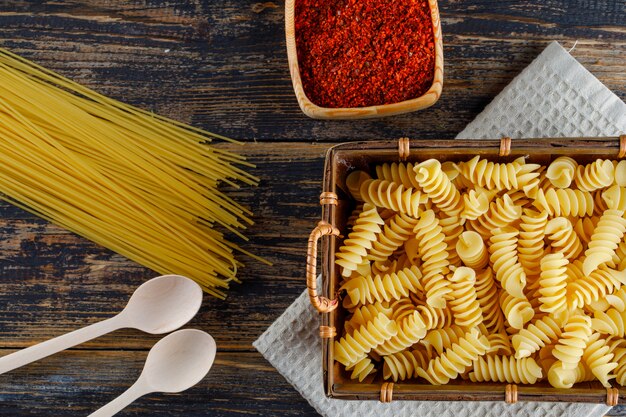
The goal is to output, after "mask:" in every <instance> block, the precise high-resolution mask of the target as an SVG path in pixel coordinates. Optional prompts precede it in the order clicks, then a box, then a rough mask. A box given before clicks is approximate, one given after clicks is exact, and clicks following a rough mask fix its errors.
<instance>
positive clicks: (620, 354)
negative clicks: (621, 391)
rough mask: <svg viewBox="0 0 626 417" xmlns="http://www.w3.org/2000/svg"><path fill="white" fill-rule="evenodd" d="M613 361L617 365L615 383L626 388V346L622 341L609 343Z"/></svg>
mask: <svg viewBox="0 0 626 417" xmlns="http://www.w3.org/2000/svg"><path fill="white" fill-rule="evenodd" d="M611 352H612V353H613V361H614V362H615V363H617V367H615V382H617V383H618V384H619V385H621V386H626V346H624V341H623V340H617V341H615V342H613V343H611Z"/></svg>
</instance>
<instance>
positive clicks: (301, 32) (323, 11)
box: [295, 0, 435, 108]
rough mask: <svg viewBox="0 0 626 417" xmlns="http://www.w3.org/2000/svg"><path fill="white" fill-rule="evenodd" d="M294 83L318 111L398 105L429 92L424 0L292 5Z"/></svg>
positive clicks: (429, 34) (299, 0) (431, 57)
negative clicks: (297, 71)
mask: <svg viewBox="0 0 626 417" xmlns="http://www.w3.org/2000/svg"><path fill="white" fill-rule="evenodd" d="M295 34H296V48H297V51H298V64H299V67H300V77H301V79H302V84H303V87H304V92H305V93H306V95H307V97H308V98H309V100H311V101H312V102H313V103H315V104H317V105H318V106H322V107H332V108H337V107H365V106H373V105H381V104H390V103H397V102H400V101H404V100H409V99H412V98H416V97H419V96H421V95H422V94H424V93H425V92H426V91H427V90H428V89H429V88H430V86H431V85H432V82H433V77H434V66H435V41H434V34H433V26H432V19H431V14H430V6H429V4H428V0H296V1H295Z"/></svg>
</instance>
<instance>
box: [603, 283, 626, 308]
mask: <svg viewBox="0 0 626 417" xmlns="http://www.w3.org/2000/svg"><path fill="white" fill-rule="evenodd" d="M605 299H606V301H607V305H609V306H610V307H613V308H615V309H616V310H617V311H619V312H620V313H623V312H624V311H626V287H624V286H622V287H620V289H619V290H617V291H615V292H614V293H613V294H609V295H607V296H606V297H605ZM606 310H608V308H607V309H605V310H604V311H606Z"/></svg>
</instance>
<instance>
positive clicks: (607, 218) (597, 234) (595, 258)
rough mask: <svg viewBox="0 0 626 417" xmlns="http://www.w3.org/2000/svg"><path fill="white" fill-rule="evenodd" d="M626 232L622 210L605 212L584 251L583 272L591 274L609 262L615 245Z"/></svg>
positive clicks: (625, 222) (625, 220)
mask: <svg viewBox="0 0 626 417" xmlns="http://www.w3.org/2000/svg"><path fill="white" fill-rule="evenodd" d="M624 232H626V219H624V211H622V210H611V209H609V210H606V211H605V212H604V214H602V217H600V221H599V222H598V225H597V226H596V228H595V230H594V232H593V235H591V242H589V245H588V247H587V250H586V251H585V261H584V262H583V272H584V273H585V275H589V274H591V273H592V272H593V271H594V270H595V269H597V268H598V266H600V265H601V264H604V263H606V262H611V260H612V259H613V254H614V253H615V249H617V245H618V244H619V242H620V241H621V240H622V238H623V237H624Z"/></svg>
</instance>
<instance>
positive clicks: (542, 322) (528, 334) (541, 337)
mask: <svg viewBox="0 0 626 417" xmlns="http://www.w3.org/2000/svg"><path fill="white" fill-rule="evenodd" d="M560 336H561V323H559V322H557V321H556V320H555V319H554V318H552V317H551V316H544V317H542V318H541V319H539V320H535V321H534V322H533V323H531V324H530V325H528V327H526V328H525V329H522V330H520V331H519V333H518V334H516V335H513V337H512V338H511V343H512V344H513V349H514V350H515V357H516V358H518V359H520V358H527V357H529V356H530V355H532V354H533V353H535V352H537V351H538V350H539V349H541V348H542V347H544V346H546V345H547V344H550V343H552V342H555V341H556V340H557V339H558V338H559V337H560Z"/></svg>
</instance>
